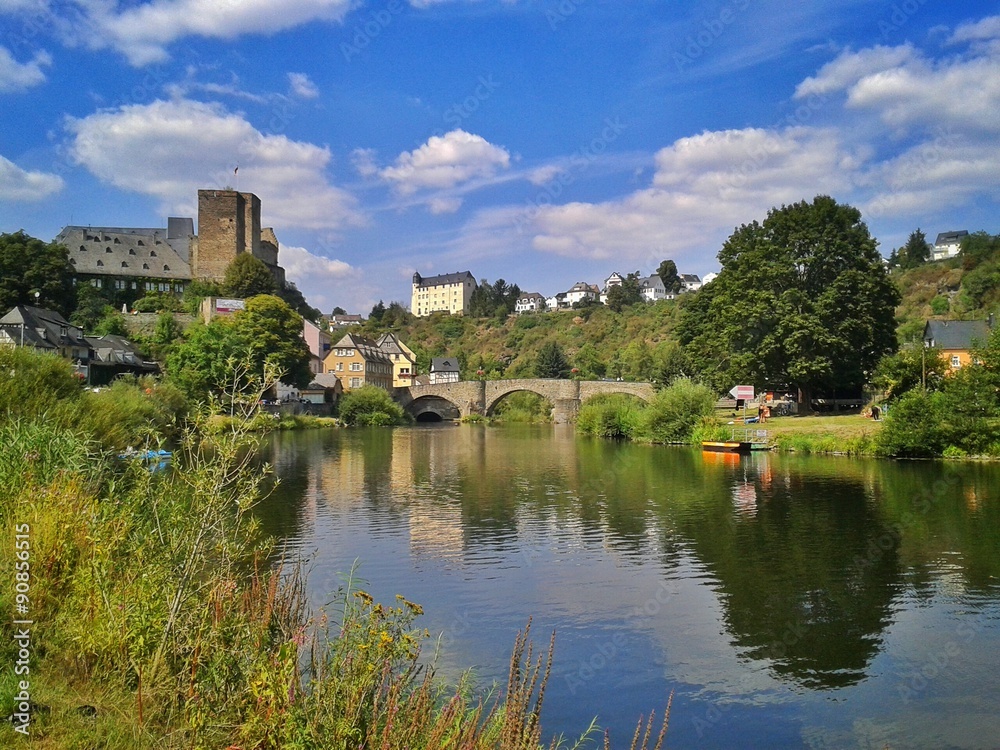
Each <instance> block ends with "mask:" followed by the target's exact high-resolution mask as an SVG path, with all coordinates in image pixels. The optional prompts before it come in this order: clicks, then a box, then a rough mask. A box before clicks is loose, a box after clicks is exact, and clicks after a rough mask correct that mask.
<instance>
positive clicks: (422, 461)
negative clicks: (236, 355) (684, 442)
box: [260, 426, 1000, 744]
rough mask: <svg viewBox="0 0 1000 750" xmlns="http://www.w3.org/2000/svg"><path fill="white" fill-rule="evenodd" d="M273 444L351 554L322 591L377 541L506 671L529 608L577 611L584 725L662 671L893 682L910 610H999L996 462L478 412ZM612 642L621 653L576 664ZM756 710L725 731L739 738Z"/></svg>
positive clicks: (830, 682)
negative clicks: (759, 444)
mask: <svg viewBox="0 0 1000 750" xmlns="http://www.w3.org/2000/svg"><path fill="white" fill-rule="evenodd" d="M267 460H269V461H270V462H272V463H273V464H274V466H275V469H276V471H277V473H278V475H279V476H280V477H281V484H280V485H279V487H278V488H277V489H276V490H275V492H274V494H273V495H272V497H270V498H269V499H268V500H267V501H266V502H265V503H264V504H263V505H262V506H261V511H260V512H261V517H262V521H263V523H264V526H265V529H266V530H267V531H268V532H269V533H272V534H275V535H276V536H278V537H279V538H281V539H284V540H286V541H287V542H288V544H289V545H291V546H292V547H298V548H299V549H301V550H302V551H303V552H305V553H307V554H313V555H318V556H319V557H320V558H321V559H322V560H324V561H332V562H324V563H323V564H322V565H320V566H319V567H320V571H319V572H320V575H319V576H317V578H318V580H317V581H316V582H315V584H314V586H315V595H316V596H317V597H318V598H319V597H323V596H325V595H327V594H328V592H329V590H330V579H331V578H332V576H333V572H332V571H333V568H334V567H335V566H339V569H344V568H346V567H347V566H348V565H349V563H350V561H351V560H352V559H353V558H354V557H355V556H360V557H361V558H362V560H363V561H364V562H365V565H367V566H368V570H369V571H370V572H371V574H372V577H373V579H374V580H373V584H375V585H376V586H377V585H383V586H384V587H385V593H386V594H387V595H388V596H391V595H392V594H394V593H404V594H407V595H409V596H410V597H411V598H413V599H415V600H417V601H420V602H421V603H422V604H424V605H425V608H426V609H427V610H428V613H429V614H428V617H429V618H432V617H433V614H431V613H434V612H435V611H439V612H440V613H441V615H440V618H441V623H440V627H441V629H442V630H444V631H445V632H446V634H447V635H448V637H449V638H450V640H449V645H450V646H451V644H454V653H453V654H451V657H453V658H454V661H455V663H457V664H462V665H463V666H469V665H472V664H483V663H484V662H488V663H490V664H492V661H490V660H491V659H492V654H494V653H498V654H499V656H498V658H497V659H496V663H497V665H498V666H497V670H499V671H502V669H503V666H504V663H505V657H506V652H505V651H504V646H506V645H508V644H509V638H510V633H511V632H513V631H512V630H511V628H515V629H516V627H519V626H520V625H523V621H524V620H523V618H525V617H526V616H527V615H528V614H531V615H535V616H537V617H539V618H541V619H542V620H544V621H545V622H546V625H545V626H546V627H549V626H551V627H553V628H556V629H559V630H560V632H561V633H562V635H561V636H560V639H561V640H560V645H559V647H558V649H559V650H558V651H557V654H562V655H563V656H562V659H563V661H562V667H561V669H562V670H563V671H562V672H561V673H560V674H561V675H562V677H564V678H565V679H563V680H562V681H561V683H560V684H555V685H554V686H553V692H552V700H551V707H552V712H553V713H554V714H555V716H556V721H557V723H558V722H559V721H563V720H565V721H566V722H569V721H570V720H572V724H573V727H570V725H569V723H567V724H566V725H563V724H559V726H560V727H563V726H566V728H567V729H569V728H579V725H580V724H581V723H582V725H583V726H585V725H586V723H588V722H589V719H590V718H592V716H593V713H590V714H588V713H587V711H589V710H591V709H590V708H589V706H590V704H588V703H587V701H588V700H595V701H597V702H598V705H599V708H598V709H597V710H595V711H594V713H596V712H598V711H600V712H602V713H605V714H606V713H608V712H611V714H612V716H613V717H614V719H612V723H613V721H615V720H622V721H623V722H624V723H626V724H628V723H631V720H632V719H634V717H635V715H637V713H638V712H640V711H648V710H649V708H651V706H650V704H649V700H650V699H649V697H648V696H647V693H649V692H650V691H657V694H661V693H662V694H665V693H666V692H667V691H668V690H670V689H680V690H681V691H682V693H684V694H686V695H687V696H688V698H682V700H690V701H692V702H693V703H695V704H697V703H698V702H699V701H702V702H704V701H711V702H712V705H717V704H718V703H719V701H723V702H724V701H725V700H732V699H735V698H739V699H740V700H745V701H747V706H748V708H747V710H750V708H751V707H752V706H757V709H756V710H759V709H760V706H761V705H765V704H766V705H770V704H772V703H773V704H774V706H776V707H775V708H773V709H769V710H773V711H776V712H777V711H779V710H780V709H779V708H777V706H784V705H786V704H787V705H796V706H799V709H800V710H804V709H802V706H801V705H800V702H801V701H802V700H803V699H802V697H801V696H802V695H807V694H809V693H813V692H816V691H818V693H817V694H823V693H828V692H829V691H839V692H838V693H837V694H838V695H840V696H842V695H853V694H854V693H851V692H846V691H850V690H852V689H853V690H856V691H859V692H858V694H862V693H864V691H863V690H861V688H860V686H862V685H864V684H865V683H866V681H872V680H873V681H874V683H875V684H876V685H879V686H881V687H882V688H887V689H889V690H890V691H891V690H892V689H893V688H894V686H895V684H896V683H895V682H893V680H896V681H898V680H900V679H901V678H900V677H899V676H898V675H896V673H894V672H893V671H892V670H893V669H905V668H909V667H901V666H899V665H905V664H909V663H910V662H911V661H913V660H915V661H916V663H917V665H918V667H919V666H920V664H921V661H920V659H921V658H922V657H920V656H919V655H918V656H912V655H911V654H910V650H912V649H913V648H914V647H916V649H917V653H918V654H919V653H920V651H919V649H920V648H922V646H920V642H919V641H912V640H911V641H907V642H906V643H900V642H899V641H898V638H897V639H896V640H894V634H895V633H897V632H903V631H906V629H907V628H911V627H912V622H913V618H914V617H916V616H917V613H922V612H925V611H929V610H930V609H932V608H936V607H940V606H943V605H942V604H941V602H943V601H947V602H949V605H948V606H952V605H951V604H950V603H952V602H956V601H957V602H960V603H961V607H965V608H966V609H971V610H975V611H977V612H978V613H980V614H982V615H983V616H984V617H986V618H987V621H988V622H990V623H991V624H990V625H989V626H986V627H984V628H983V629H981V630H980V631H977V634H978V633H988V634H990V635H989V636H988V637H984V636H982V635H977V637H978V638H979V642H980V643H986V642H989V643H993V642H995V641H996V640H997V638H996V633H997V630H998V629H1000V626H997V625H996V624H995V621H994V619H990V618H993V617H994V613H995V612H996V609H997V600H998V598H1000V590H998V583H1000V578H998V575H1000V497H998V491H1000V472H998V468H997V467H996V466H992V465H965V464H940V463H906V464H901V463H891V462H877V461H862V460H854V459H824V458H808V457H790V456H777V455H770V454H759V455H753V456H748V457H742V458H740V457H727V456H724V455H722V456H720V455H718V454H705V455H703V454H701V453H700V452H698V451H692V450H685V449H670V448H663V447H655V446H637V445H628V444H618V443H613V442H609V441H602V440H586V439H578V438H576V437H575V436H574V435H573V433H572V431H571V429H570V428H559V427H557V428H549V427H544V428H530V429H529V428H525V429H519V428H502V429H496V428H481V427H473V426H462V427H450V426H444V427H422V428H419V427H418V428H413V429H401V430H385V429H373V430H350V431H333V432H325V431H324V432H312V433H298V434H290V433H282V434H278V435H275V436H274V439H273V441H272V442H271V444H270V452H269V453H268V455H267ZM324 566H325V567H324ZM935 611H938V610H935ZM948 611H951V610H948ZM962 611H965V610H962ZM920 616H921V617H924V616H925V615H923V614H921V615H920ZM955 616H956V617H958V615H955ZM459 620H460V621H461V622H462V623H463V625H462V627H461V628H458V627H455V626H453V625H451V624H449V623H452V622H453V621H459ZM943 622H945V623H946V624H945V625H937V626H935V627H937V628H938V630H934V631H933V632H934V633H935V634H937V633H938V632H939V630H940V629H941V628H945V629H946V631H947V632H944V634H943V636H942V637H944V638H945V639H947V637H948V635H949V632H951V631H953V630H954V629H955V628H956V627H957V625H956V624H955V623H954V622H952V621H951V620H949V619H948V618H944V620H943ZM434 624H435V623H431V626H432V630H433V629H434V627H433V626H434ZM948 629H950V630H948ZM918 632H920V633H921V635H920V636H919V638H927V637H928V635H927V633H923V632H922V631H918ZM934 637H937V635H935V636H934ZM609 643H610V644H617V645H616V651H615V653H616V656H615V657H614V659H608V660H607V661H608V663H607V664H606V665H605V666H604V667H603V668H602V670H599V672H598V673H595V676H594V677H593V678H592V680H590V681H584V682H585V683H586V684H582V685H577V684H576V683H575V682H574V680H575V681H576V682H579V680H580V678H579V675H580V674H583V673H586V670H587V669H589V667H588V665H590V664H591V663H592V661H593V659H594V655H595V654H597V653H601V648H605V649H607V648H609V647H608V646H607V644H609ZM914 644H917V645H916V646H914ZM463 649H464V651H463ZM904 652H905V653H906V654H907V655H906V656H905V657H904V656H903V653H904ZM446 658H447V657H446ZM887 660H888V661H887ZM886 663H888V664H890V665H895V666H889V667H887V666H885V664H886ZM581 665H583V666H582V667H581ZM492 668H493V667H489V668H484V670H485V673H486V674H487V676H489V675H490V674H492V673H491V672H490V669H492ZM967 668H968V667H963V670H964V669H967ZM581 669H582V670H583V672H581ZM992 679H993V682H992V683H990V684H991V685H992V686H993V688H996V689H1000V683H998V682H997V679H998V678H997V677H995V676H994V677H993V678H992ZM955 689H956V690H959V689H964V690H969V688H968V687H964V688H959V687H955ZM973 689H975V688H973ZM781 690H788V691H790V693H789V696H799V697H794V698H793V697H783V698H781V699H780V700H779V699H777V698H776V697H775V696H776V695H779V694H781V695H784V694H783V693H780V691H781ZM775 691H778V692H777V693H776V692H775ZM803 691H804V692H803ZM710 696H711V697H710ZM726 696H729V697H728V698H726ZM547 702H548V701H547ZM633 709H635V714H628V715H630V716H631V717H632V719H629V720H628V721H625V719H626V718H627V716H626V714H625V712H627V711H631V710H633ZM901 710H902V709H901ZM618 714H622V716H621V717H619V716H618ZM776 715H777V714H776ZM781 716H782V720H781V721H779V722H778V724H781V726H780V729H779V728H778V724H776V725H775V728H774V729H773V732H774V734H773V735H772V734H769V735H768V736H770V737H771V740H772V741H774V742H779V741H780V742H782V743H784V742H785V741H786V740H787V737H788V736H791V735H794V736H799V732H800V728H796V727H795V726H789V725H788V722H793V723H794V722H798V721H800V720H801V716H796V715H795V714H794V713H791V714H781ZM791 716H796V718H790V717H791ZM746 719H747V715H745V714H743V713H741V712H740V711H735V712H734V713H733V714H732V722H733V723H734V724H733V726H734V728H731V729H730V730H725V727H726V726H727V721H728V719H727V720H725V721H719V722H716V723H714V724H713V725H712V727H713V731H732V732H735V733H736V734H735V735H733V736H728V735H726V737H727V738H728V740H732V739H733V738H734V737H739V726H738V725H739V723H740V722H741V721H744V720H746ZM782 722H784V723H782ZM763 724H767V722H766V721H764V722H763ZM997 729H998V730H1000V726H998V727H997ZM760 731H761V732H763V733H765V734H767V733H768V732H771V731H772V730H770V729H765V728H761V730H760ZM671 732H672V734H673V733H675V732H676V733H679V735H680V737H681V738H683V737H684V730H683V729H675V728H674V727H672V728H671ZM789 733H791V735H790V734H789ZM762 736H764V735H762ZM700 738H701V729H699V730H698V733H697V738H695V739H699V740H700ZM728 740H727V741H728ZM737 744H740V743H739V742H738V741H737ZM910 744H919V743H910Z"/></svg>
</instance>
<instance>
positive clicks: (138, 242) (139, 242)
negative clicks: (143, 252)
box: [135, 240, 146, 247]
mask: <svg viewBox="0 0 1000 750" xmlns="http://www.w3.org/2000/svg"><path fill="white" fill-rule="evenodd" d="M135 244H137V245H142V246H143V247H145V246H146V243H145V242H143V241H142V240H136V243H135Z"/></svg>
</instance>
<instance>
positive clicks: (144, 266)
mask: <svg viewBox="0 0 1000 750" xmlns="http://www.w3.org/2000/svg"><path fill="white" fill-rule="evenodd" d="M142 267H143V268H144V269H145V270H147V271H148V270H149V263H143V264H142Z"/></svg>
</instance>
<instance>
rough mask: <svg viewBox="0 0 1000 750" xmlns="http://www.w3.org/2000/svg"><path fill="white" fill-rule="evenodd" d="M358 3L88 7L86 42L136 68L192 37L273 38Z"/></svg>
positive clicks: (180, 1) (197, 0)
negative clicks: (106, 49)
mask: <svg viewBox="0 0 1000 750" xmlns="http://www.w3.org/2000/svg"><path fill="white" fill-rule="evenodd" d="M352 5H353V2H352V0H238V2H227V1H226V0H223V1H222V2H220V1H219V0H152V1H151V2H145V3H142V4H139V5H133V6H132V7H128V8H126V9H124V10H122V11H121V12H118V11H117V8H116V6H117V3H115V4H111V5H109V4H108V3H107V2H102V1H101V0H88V1H87V2H86V3H85V7H86V10H87V12H88V16H89V17H88V22H89V26H90V28H87V27H86V26H84V27H83V28H82V29H80V30H79V35H80V39H81V41H83V42H85V43H87V44H89V45H90V46H91V47H94V48H101V47H104V46H111V47H113V48H115V49H117V50H118V51H120V52H121V53H122V54H124V55H125V57H126V58H127V59H128V61H129V62H130V63H131V64H133V65H148V64H150V63H154V62H161V61H163V60H165V59H167V57H168V55H167V51H166V47H167V46H168V45H169V44H171V43H172V42H174V41H176V40H178V39H181V38H183V37H186V36H201V37H208V38H219V39H234V38H236V37H239V36H242V35H245V34H273V33H276V32H279V31H284V30H286V29H290V28H294V27H295V26H299V25H301V24H304V23H307V22H310V21H317V20H329V21H339V20H342V19H343V17H344V15H345V14H346V13H347V12H348V11H349V10H350V9H351V7H352Z"/></svg>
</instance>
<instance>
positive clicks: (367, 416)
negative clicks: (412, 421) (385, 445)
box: [339, 385, 407, 427]
mask: <svg viewBox="0 0 1000 750" xmlns="http://www.w3.org/2000/svg"><path fill="white" fill-rule="evenodd" d="M339 414H340V419H341V420H342V421H343V422H344V424H349V425H367V426H371V427H381V426H383V425H392V424H403V423H404V422H406V421H407V420H406V413H405V412H404V411H403V407H402V406H400V405H399V404H397V403H396V402H395V401H393V400H392V398H391V397H390V396H389V394H388V393H387V392H386V391H385V390H384V389H382V388H378V387H377V386H374V385H366V386H363V387H361V388H357V389H355V390H352V391H350V392H349V393H345V394H344V397H343V398H342V399H341V401H340V407H339Z"/></svg>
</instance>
